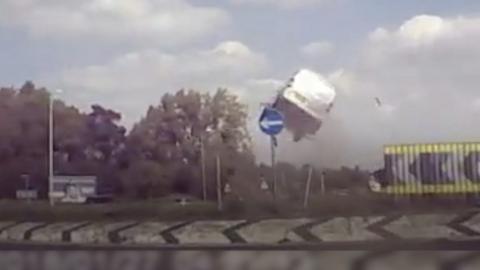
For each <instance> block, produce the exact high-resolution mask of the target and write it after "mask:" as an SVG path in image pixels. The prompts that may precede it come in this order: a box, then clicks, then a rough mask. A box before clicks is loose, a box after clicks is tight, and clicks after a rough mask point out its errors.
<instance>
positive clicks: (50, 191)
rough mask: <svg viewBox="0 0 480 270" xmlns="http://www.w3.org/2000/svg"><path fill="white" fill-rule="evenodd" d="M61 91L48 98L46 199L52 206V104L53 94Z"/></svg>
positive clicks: (60, 91)
mask: <svg viewBox="0 0 480 270" xmlns="http://www.w3.org/2000/svg"><path fill="white" fill-rule="evenodd" d="M62 92H63V91H62V90H61V89H57V90H55V92H54V93H50V95H49V98H48V198H49V201H50V205H51V206H54V205H55V201H54V199H53V194H52V193H53V176H54V173H53V103H54V101H55V94H61V93H62Z"/></svg>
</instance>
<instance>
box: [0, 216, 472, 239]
mask: <svg viewBox="0 0 480 270" xmlns="http://www.w3.org/2000/svg"><path fill="white" fill-rule="evenodd" d="M477 238H478V239H480V213H479V212H466V213H461V214H457V215H451V214H428V215H395V216H373V217H335V218H328V219H306V218H304V219H266V220H255V221H252V220H234V221H225V220H221V221H213V220H212V221H193V222H154V221H150V222H137V221H124V222H83V223H82V222H79V223H68V222H59V223H42V222H2V223H0V241H34V242H40V243H45V242H52V243H77V244H126V245H129V244H130V245H144V244H148V245H152V244H153V245H165V244H186V245H195V244H199V245H210V244H211V245H225V244H227V245H228V244H269V245H271V244H281V243H290V242H292V243H320V242H321V243H325V242H346V241H347V242H361V241H393V240H434V239H450V240H463V239H477Z"/></svg>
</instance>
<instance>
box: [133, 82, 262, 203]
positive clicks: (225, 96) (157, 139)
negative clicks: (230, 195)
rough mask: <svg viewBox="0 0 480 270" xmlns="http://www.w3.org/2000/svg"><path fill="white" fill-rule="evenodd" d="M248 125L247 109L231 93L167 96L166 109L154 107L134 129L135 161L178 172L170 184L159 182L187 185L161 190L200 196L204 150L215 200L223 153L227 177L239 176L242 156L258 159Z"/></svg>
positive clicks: (193, 93)
mask: <svg viewBox="0 0 480 270" xmlns="http://www.w3.org/2000/svg"><path fill="white" fill-rule="evenodd" d="M246 121H247V110H246V107H245V105H243V104H241V103H240V102H239V100H238V97H237V96H236V95H234V94H232V93H229V92H228V91H227V90H226V89H219V90H218V91H217V92H216V93H215V94H213V95H211V94H200V93H198V92H196V91H193V90H189V91H185V90H180V91H178V92H177V93H176V94H174V95H171V94H165V95H164V96H163V97H162V99H161V101H160V104H159V105H157V106H151V107H150V108H149V109H148V111H147V114H146V116H145V117H144V118H143V119H141V121H140V122H139V123H137V124H136V125H135V126H134V127H133V129H132V131H131V133H130V135H129V139H128V150H129V154H130V155H131V156H132V157H133V158H132V160H149V161H154V162H156V163H158V164H162V166H163V167H162V168H163V170H167V171H174V173H173V175H176V176H175V177H172V178H169V179H165V178H162V177H158V180H157V181H173V182H179V181H180V182H182V184H179V183H173V182H171V183H166V184H164V185H159V186H171V187H172V188H173V189H174V190H172V192H187V193H191V194H197V195H198V194H201V178H200V176H201V173H200V170H201V149H202V145H203V148H204V150H205V153H206V154H205V156H206V160H207V162H206V167H207V169H208V172H209V173H208V175H207V177H208V184H209V187H208V190H209V194H211V195H214V192H213V190H214V183H215V182H214V173H213V169H214V160H215V156H216V155H217V154H218V155H220V156H221V159H222V164H223V166H222V168H224V169H225V172H222V173H223V174H224V175H225V176H228V175H232V173H234V171H235V161H238V158H239V156H241V157H243V158H245V159H250V160H253V155H252V153H251V143H250V137H249V134H248V131H247V128H246ZM131 165H132V164H131ZM179 175H181V177H180V176H179ZM175 187H177V188H175Z"/></svg>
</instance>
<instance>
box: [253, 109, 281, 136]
mask: <svg viewBox="0 0 480 270" xmlns="http://www.w3.org/2000/svg"><path fill="white" fill-rule="evenodd" d="M258 123H259V126H260V130H262V132H263V133H265V134H267V135H270V136H274V135H277V134H279V133H280V132H282V130H283V127H284V126H285V124H284V121H283V115H282V114H281V113H280V112H279V111H277V110H275V109H273V108H265V109H264V110H263V112H262V115H261V116H260V119H259V121H258Z"/></svg>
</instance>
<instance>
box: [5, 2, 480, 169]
mask: <svg viewBox="0 0 480 270" xmlns="http://www.w3.org/2000/svg"><path fill="white" fill-rule="evenodd" d="M479 11H480V2H479V1H476V0H456V1H453V0H450V1H448V0H422V1H418V0H402V1H391V0H362V1H358V0H222V1H220V0H0V61H1V62H2V63H3V65H1V66H0V85H2V86H11V85H14V86H20V85H21V84H22V83H23V82H24V81H26V80H33V81H34V82H35V83H36V84H37V85H39V86H45V87H48V88H49V89H62V90H63V93H62V94H61V98H62V99H64V100H66V101H67V102H69V103H71V104H74V105H76V106H78V107H80V108H83V109H88V107H89V105H90V104H92V103H100V104H102V105H105V106H108V107H111V108H113V109H115V110H118V111H120V112H122V114H123V117H124V119H123V123H124V124H125V125H126V126H131V125H132V123H134V122H135V121H138V120H139V119H140V118H141V117H142V115H143V114H144V113H145V112H146V109H147V107H148V105H152V104H153V105H155V104H157V103H158V101H159V100H160V98H161V96H162V95H163V94H164V93H166V92H173V91H176V90H179V89H181V88H192V89H197V90H200V91H215V90H216V89H217V88H218V87H228V88H229V89H230V90H232V91H234V92H235V93H237V94H238V95H239V96H240V97H241V99H242V101H243V102H245V103H247V104H248V105H249V112H250V116H249V117H250V121H249V126H250V130H251V133H252V138H253V142H254V147H255V151H256V154H257V157H258V160H259V161H268V157H269V146H268V144H269V140H268V137H266V136H263V135H262V134H261V133H260V132H259V131H258V127H257V126H258V124H257V118H258V115H259V113H260V109H261V105H260V104H261V103H263V102H268V101H271V100H272V98H273V97H274V95H275V94H276V92H277V90H278V89H279V87H281V85H282V83H283V82H284V81H286V80H287V79H288V78H289V77H290V76H291V75H292V74H293V73H294V72H296V71H297V70H299V69H300V68H309V69H312V70H314V71H315V72H318V73H319V74H321V75H322V76H324V77H325V78H327V79H328V80H329V81H330V82H331V83H332V84H333V85H334V86H335V87H336V89H337V92H338V96H337V99H336V103H335V107H334V109H333V111H332V112H331V114H330V115H329V116H328V117H326V118H325V119H324V123H323V127H322V129H321V130H320V131H319V132H318V134H317V135H315V136H313V137H311V138H309V139H308V140H305V141H302V142H300V143H293V142H292V140H291V136H289V135H288V134H284V135H282V136H281V138H280V140H279V147H278V155H279V159H280V160H285V161H293V162H296V163H297V164H303V163H310V164H314V165H317V166H324V167H339V166H343V165H345V166H355V165H359V166H361V167H362V168H368V169H373V168H376V167H381V166H382V146H383V145H384V144H391V143H417V142H419V143H420V142H445V141H478V137H479V136H478V134H480V125H478V124H477V121H476V120H477V119H479V117H480V91H479V90H480V89H477V88H478V85H480V84H479V83H480V76H479V74H480V46H478V45H477V44H479V43H480V12H479ZM377 98H378V99H379V100H380V101H381V106H378V104H376V101H375V100H376V99H377Z"/></svg>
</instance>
